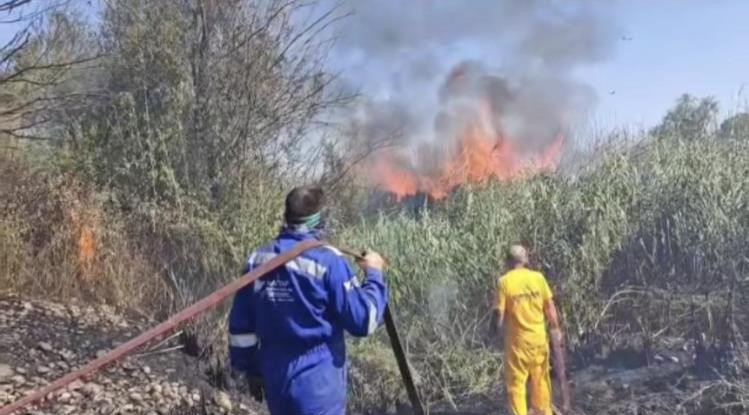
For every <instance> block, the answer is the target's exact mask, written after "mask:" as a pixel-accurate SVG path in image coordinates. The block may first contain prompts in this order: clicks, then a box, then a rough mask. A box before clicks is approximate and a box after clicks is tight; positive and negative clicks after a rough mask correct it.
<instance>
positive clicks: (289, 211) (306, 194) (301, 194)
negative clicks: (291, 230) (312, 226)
mask: <svg viewBox="0 0 749 415" xmlns="http://www.w3.org/2000/svg"><path fill="white" fill-rule="evenodd" d="M324 204H325V194H324V192H323V190H322V188H320V187H318V186H301V187H296V188H294V189H293V190H292V191H290V192H289V194H288V195H286V211H285V212H284V219H285V220H286V223H288V224H290V225H294V224H298V223H301V222H303V219H304V218H305V217H308V216H310V215H313V214H315V213H317V212H319V211H320V210H322V207H323V205H324Z"/></svg>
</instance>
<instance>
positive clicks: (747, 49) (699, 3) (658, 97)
mask: <svg viewBox="0 0 749 415" xmlns="http://www.w3.org/2000/svg"><path fill="white" fill-rule="evenodd" d="M616 7H617V9H616V16H617V18H618V20H619V24H620V25H621V26H622V27H623V30H624V32H625V33H623V35H626V36H628V37H631V38H632V39H631V40H627V41H623V40H620V41H619V42H618V45H617V49H616V50H615V52H614V54H613V56H612V58H611V59H610V60H609V61H607V62H605V63H603V64H599V65H596V66H595V67H590V68H586V69H585V70H584V71H581V76H582V77H584V78H585V79H586V80H587V81H588V82H590V83H591V84H592V85H594V86H595V87H596V89H597V90H598V92H599V103H598V107H597V110H596V115H595V118H596V120H594V121H596V122H599V123H602V124H605V125H627V126H632V125H641V126H649V125H652V124H653V123H655V122H657V121H658V120H659V119H660V118H661V117H662V115H663V113H664V112H665V111H666V110H667V109H668V108H669V107H670V106H671V105H673V102H674V100H675V99H676V98H677V97H678V96H679V95H680V94H682V93H685V92H688V93H691V94H693V95H697V96H714V97H716V98H717V99H718V100H719V102H720V105H721V111H722V112H723V113H724V114H730V113H732V112H735V111H736V110H738V109H742V108H743V101H744V100H745V98H746V93H744V94H743V97H742V96H740V95H739V92H740V90H741V88H742V86H743V85H744V84H746V83H747V82H748V81H749V24H747V23H748V21H749V20H748V19H749V1H746V0H710V1H707V0H680V1H678V0H635V1H628V2H620V3H619V4H618V5H617V6H616ZM610 91H616V93H615V94H614V95H610V94H609V92H610Z"/></svg>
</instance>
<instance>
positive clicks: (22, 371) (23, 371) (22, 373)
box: [16, 366, 26, 375]
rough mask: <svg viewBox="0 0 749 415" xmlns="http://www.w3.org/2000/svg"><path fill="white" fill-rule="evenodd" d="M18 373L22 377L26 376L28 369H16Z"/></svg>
mask: <svg viewBox="0 0 749 415" xmlns="http://www.w3.org/2000/svg"><path fill="white" fill-rule="evenodd" d="M16 373H19V374H21V375H25V374H26V368H23V367H20V366H19V367H17V368H16Z"/></svg>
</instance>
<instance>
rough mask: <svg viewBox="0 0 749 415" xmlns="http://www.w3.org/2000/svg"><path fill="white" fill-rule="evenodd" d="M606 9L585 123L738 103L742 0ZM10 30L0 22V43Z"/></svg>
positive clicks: (638, 0) (748, 71)
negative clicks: (616, 35)
mask: <svg viewBox="0 0 749 415" xmlns="http://www.w3.org/2000/svg"><path fill="white" fill-rule="evenodd" d="M611 7H612V8H613V13H612V14H613V15H614V16H615V18H616V20H617V23H618V24H619V25H620V27H621V31H622V33H621V36H625V37H627V40H621V39H620V40H619V41H618V42H617V44H616V48H615V49H614V51H613V53H612V54H611V57H610V58H609V59H608V60H606V61H605V62H602V63H597V64H595V65H593V66H589V67H585V68H582V69H580V70H578V72H577V76H578V77H579V78H580V79H583V80H585V82H587V83H589V84H591V85H593V86H594V87H595V89H596V90H597V92H598V104H597V106H596V108H595V110H594V114H593V115H592V116H591V123H592V124H595V125H598V126H605V127H616V126H627V127H635V128H636V127H647V126H651V125H653V124H654V123H656V122H657V121H658V120H659V119H660V118H661V117H662V116H663V114H664V112H665V111H666V110H667V109H668V108H669V107H671V106H672V105H673V102H674V101H675V99H676V98H677V97H678V96H679V95H681V94H682V93H685V92H686V93H691V94H694V95H697V96H714V97H716V98H717V99H718V101H719V103H720V105H721V110H722V111H723V113H724V114H730V113H732V112H735V111H736V110H737V109H741V108H743V106H744V105H743V104H744V101H745V97H746V96H747V93H743V95H742V94H741V90H742V87H743V86H744V85H745V84H746V83H748V82H749V24H748V23H749V0H710V1H708V0H629V1H625V0H620V1H615V2H614V1H612V2H611ZM13 30H15V27H13V26H10V25H0V42H2V41H3V40H7V39H8V38H9V37H10V36H11V34H12V32H13ZM612 91H613V92H614V93H613V94H611V92H612Z"/></svg>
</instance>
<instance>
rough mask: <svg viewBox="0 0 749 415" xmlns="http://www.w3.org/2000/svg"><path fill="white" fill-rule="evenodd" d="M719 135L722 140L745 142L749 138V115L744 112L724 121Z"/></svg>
mask: <svg viewBox="0 0 749 415" xmlns="http://www.w3.org/2000/svg"><path fill="white" fill-rule="evenodd" d="M719 135H720V137H721V138H728V139H737V140H745V139H746V138H747V137H749V113H746V112H742V113H739V114H736V115H733V116H731V117H728V118H726V119H725V120H723V122H722V123H721V124H720V132H719Z"/></svg>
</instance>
